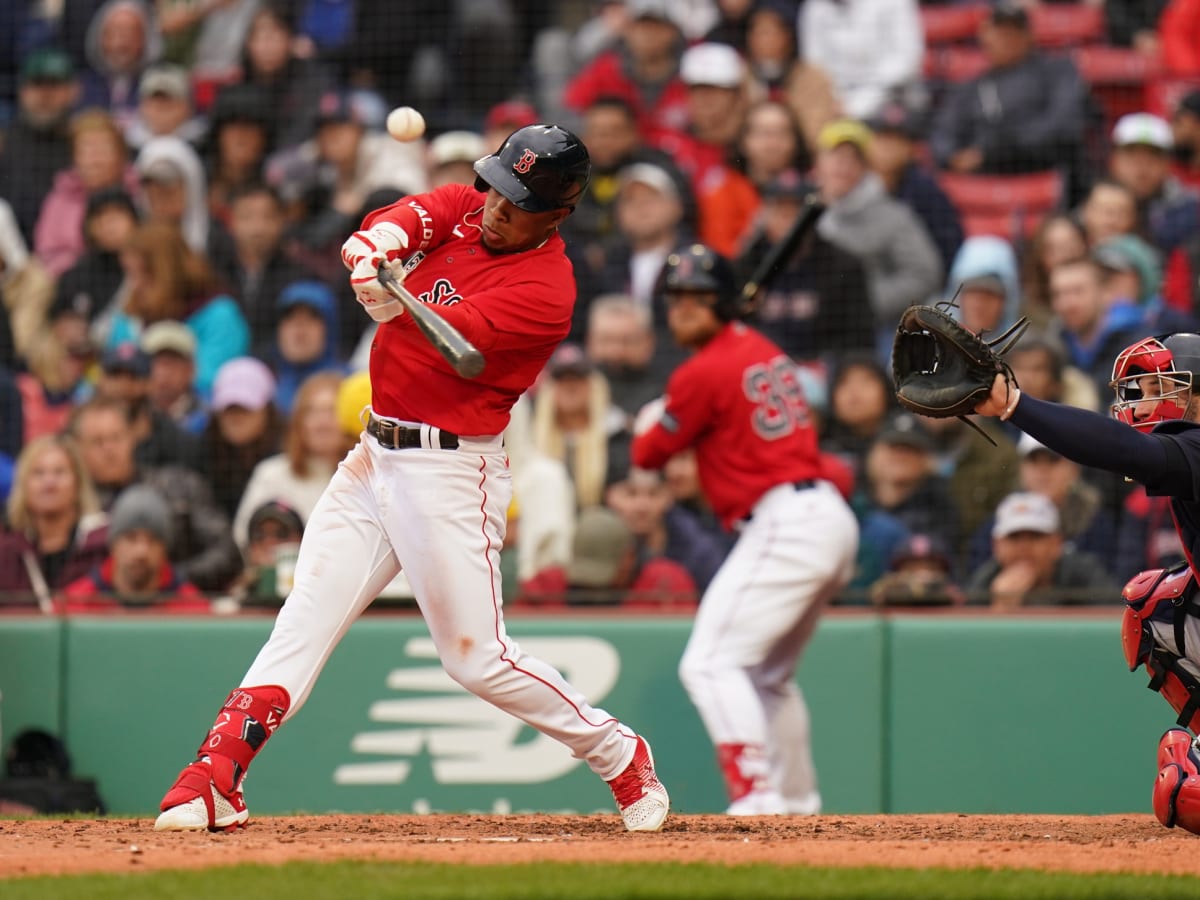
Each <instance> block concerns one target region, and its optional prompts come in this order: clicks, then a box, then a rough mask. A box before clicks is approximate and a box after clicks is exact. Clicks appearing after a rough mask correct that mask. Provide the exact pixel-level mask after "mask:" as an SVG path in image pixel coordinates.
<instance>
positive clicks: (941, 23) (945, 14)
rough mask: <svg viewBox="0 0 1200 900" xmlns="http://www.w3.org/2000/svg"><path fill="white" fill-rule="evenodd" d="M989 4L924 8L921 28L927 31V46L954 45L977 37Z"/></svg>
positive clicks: (922, 9)
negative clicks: (976, 34)
mask: <svg viewBox="0 0 1200 900" xmlns="http://www.w3.org/2000/svg"><path fill="white" fill-rule="evenodd" d="M987 12H988V7H987V4H984V3H980V4H970V5H964V6H922V7H921V26H922V28H923V29H924V30H925V46H926V47H937V46H940V45H943V44H954V43H957V42H959V41H966V40H970V39H971V38H973V37H975V33H976V31H978V29H979V23H980V22H982V21H983V19H984V17H985V16H986V15H987Z"/></svg>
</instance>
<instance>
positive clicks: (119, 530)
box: [108, 484, 171, 545]
mask: <svg viewBox="0 0 1200 900" xmlns="http://www.w3.org/2000/svg"><path fill="white" fill-rule="evenodd" d="M131 531H148V532H150V534H152V535H154V536H155V537H156V538H158V539H159V540H160V541H162V542H163V543H164V544H168V545H169V544H170V543H171V508H170V507H169V506H168V505H167V501H166V500H165V499H164V498H163V495H162V494H160V493H159V492H158V491H157V490H155V489H154V488H152V487H150V486H149V485H146V484H135V485H132V486H131V487H127V488H125V490H123V491H121V493H120V495H119V496H118V497H117V501H116V503H114V504H113V508H112V513H111V514H110V515H109V518H108V543H109V544H110V545H111V544H113V543H114V542H116V540H117V538H119V537H122V536H123V535H126V534H129V533H130V532H131Z"/></svg>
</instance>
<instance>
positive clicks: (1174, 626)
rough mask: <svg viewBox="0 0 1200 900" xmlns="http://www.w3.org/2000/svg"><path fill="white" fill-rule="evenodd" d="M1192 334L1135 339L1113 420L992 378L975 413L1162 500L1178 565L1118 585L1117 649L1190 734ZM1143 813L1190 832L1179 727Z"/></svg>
mask: <svg viewBox="0 0 1200 900" xmlns="http://www.w3.org/2000/svg"><path fill="white" fill-rule="evenodd" d="M1197 384H1200V335H1197V334H1189V333H1180V334H1172V335H1166V336H1162V337H1155V338H1147V339H1145V340H1141V341H1138V342H1136V343H1134V344H1132V345H1130V346H1129V347H1127V348H1126V349H1125V350H1123V351H1122V352H1121V353H1120V354H1119V355H1118V356H1117V359H1116V362H1115V364H1114V366H1113V379H1112V386H1113V388H1114V390H1115V391H1116V402H1115V403H1114V404H1113V407H1112V412H1113V417H1114V418H1108V417H1106V416H1103V415H1100V414H1099V413H1094V412H1089V411H1086V410H1081V409H1075V408H1072V407H1068V406H1062V405H1059V404H1056V403H1048V402H1045V401H1042V400H1038V399H1036V398H1034V397H1029V396H1026V395H1024V394H1022V393H1021V392H1020V390H1019V389H1018V388H1017V387H1016V386H1015V385H1013V386H1011V387H1010V386H1008V385H1007V383H1006V380H1005V378H1004V376H1003V375H998V376H996V380H995V382H994V383H993V385H992V391H991V395H990V396H989V397H988V399H987V400H986V401H984V402H983V403H982V404H981V405H979V406H978V407H976V411H977V412H979V413H981V414H983V415H991V416H999V417H1000V418H1001V419H1008V420H1011V421H1012V422H1013V424H1015V425H1017V426H1018V427H1019V428H1020V429H1021V430H1022V431H1024V432H1026V433H1028V434H1031V435H1033V437H1035V438H1037V439H1038V440H1039V441H1041V442H1042V443H1043V444H1045V445H1046V446H1047V447H1049V448H1051V449H1052V450H1054V451H1056V452H1057V453H1061V454H1062V455H1063V456H1066V457H1068V458H1069V459H1073V460H1075V461H1076V462H1078V463H1081V464H1082V465H1085V466H1094V467H1096V468H1098V469H1107V470H1109V471H1111V472H1116V473H1118V474H1121V475H1125V476H1126V477H1128V478H1131V479H1133V480H1135V481H1139V482H1141V483H1142V484H1144V485H1145V486H1146V491H1147V493H1149V494H1151V495H1152V496H1159V497H1164V496H1165V497H1169V498H1170V505H1171V512H1172V514H1173V516H1174V519H1175V526H1176V529H1177V530H1178V532H1179V538H1180V540H1181V541H1182V543H1183V549H1184V553H1185V555H1186V557H1187V565H1186V566H1180V567H1178V568H1175V569H1153V570H1150V571H1147V572H1142V573H1141V574H1139V575H1137V576H1136V577H1134V578H1133V579H1132V580H1131V581H1130V582H1129V584H1127V585H1126V586H1125V591H1124V596H1125V602H1126V609H1125V616H1124V619H1123V622H1122V630H1121V643H1122V645H1123V646H1124V649H1125V658H1126V662H1128V663H1129V668H1130V670H1131V671H1132V670H1134V669H1136V668H1137V667H1138V666H1140V665H1142V664H1143V663H1144V664H1145V665H1146V668H1147V670H1148V671H1149V672H1150V676H1151V681H1150V686H1151V687H1152V688H1154V689H1155V690H1157V691H1159V692H1160V693H1161V694H1162V695H1163V696H1164V697H1165V698H1166V700H1167V702H1168V703H1170V704H1171V706H1172V707H1173V708H1174V709H1175V711H1176V712H1178V713H1179V719H1178V723H1179V725H1186V726H1187V727H1188V728H1190V729H1191V730H1192V732H1197V730H1198V729H1200V618H1198V616H1200V607H1198V606H1197V603H1196V590H1197V585H1196V574H1195V572H1196V569H1195V566H1196V558H1197V555H1198V553H1200V427H1197V426H1198V423H1200V393H1197V391H1196V389H1195V386H1196V385H1197ZM1128 426H1133V427H1132V428H1130V427H1128ZM1158 767H1159V771H1158V775H1157V777H1156V779H1155V783H1154V792H1153V806H1154V814H1155V815H1156V816H1157V817H1158V820H1159V821H1160V822H1162V824H1164V825H1166V826H1167V827H1168V828H1172V827H1174V826H1176V825H1178V826H1179V827H1181V828H1184V829H1186V830H1187V831H1191V832H1193V833H1196V834H1200V754H1198V753H1197V748H1196V745H1195V743H1194V740H1193V737H1192V734H1191V733H1189V732H1188V731H1187V730H1186V729H1185V728H1171V729H1169V730H1168V731H1167V732H1166V733H1165V734H1164V735H1163V736H1162V739H1161V740H1160V741H1159V745H1158Z"/></svg>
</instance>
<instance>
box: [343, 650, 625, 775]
mask: <svg viewBox="0 0 1200 900" xmlns="http://www.w3.org/2000/svg"><path fill="white" fill-rule="evenodd" d="M520 643H521V647H522V650H524V651H525V652H527V653H529V654H530V655H533V656H536V657H538V658H539V659H541V660H542V661H544V662H546V663H547V664H549V665H551V666H554V667H555V668H556V669H558V670H559V671H560V672H562V673H563V675H564V676H565V677H566V679H567V680H568V681H569V682H571V684H573V685H574V686H575V687H576V688H578V689H579V691H580V692H581V693H583V695H584V696H586V697H587V698H588V700H589V701H591V702H593V703H600V702H601V701H602V700H603V699H604V697H605V696H607V695H608V692H609V691H611V690H612V688H613V685H615V684H616V682H617V676H618V674H619V672H620V667H621V664H620V657H619V656H618V655H617V651H616V648H615V647H613V646H612V645H611V644H609V643H608V642H607V641H603V640H599V639H597V638H586V637H544V638H528V639H525V640H522V641H521V642H520ZM405 652H406V654H407V655H408V656H409V657H411V658H415V659H428V660H433V661H434V662H435V665H434V666H415V667H410V668H402V669H393V670H392V671H391V672H390V673H389V674H388V677H387V686H388V688H390V689H391V690H394V691H403V692H406V693H408V694H413V693H416V694H419V695H420V696H413V697H411V698H407V699H398V700H379V701H377V702H375V703H373V704H371V707H370V709H369V711H368V716H369V718H370V719H371V721H372V722H380V723H385V724H387V725H392V726H399V727H392V728H388V729H383V730H375V731H364V732H360V733H359V734H356V735H355V736H354V738H353V739H352V740H351V742H350V747H351V750H353V752H354V753H356V754H362V755H365V756H374V757H377V759H375V760H372V761H364V762H353V763H346V764H344V765H340V766H338V767H337V769H335V770H334V773H333V780H334V783H335V784H344V785H365V784H402V783H404V782H405V781H406V780H407V779H408V777H409V774H410V773H411V771H412V762H411V760H412V758H413V757H416V756H426V755H427V756H429V757H432V761H431V766H432V770H433V777H434V780H435V781H437V782H438V783H440V784H534V783H540V782H547V781H553V780H554V779H556V778H561V777H562V776H564V775H566V774H567V773H569V772H570V771H571V770H572V769H574V768H575V767H576V766H578V765H580V763H581V760H578V759H575V758H573V757H572V756H571V754H570V752H569V751H568V750H567V749H566V748H565V747H563V745H562V744H560V743H558V741H556V740H554V739H553V738H549V737H546V736H545V735H543V734H540V733H537V732H535V733H534V734H533V737H532V739H530V737H529V733H530V732H529V728H528V726H526V725H525V724H524V723H523V722H521V721H519V720H518V719H516V718H514V717H512V716H510V715H509V714H508V713H505V712H502V711H500V710H499V709H496V708H495V707H494V706H492V705H491V704H490V703H485V702H484V701H483V700H480V699H479V698H478V697H476V696H474V695H473V694H470V693H468V692H467V691H466V690H465V689H463V688H462V687H461V686H460V685H458V684H456V683H455V682H454V681H452V680H451V679H450V678H449V676H447V675H446V673H445V672H444V671H443V670H442V668H441V665H440V663H437V651H436V650H435V649H434V646H433V641H432V640H430V639H429V638H414V639H413V640H411V641H409V642H408V644H407V645H406V647H405ZM422 765H424V763H422Z"/></svg>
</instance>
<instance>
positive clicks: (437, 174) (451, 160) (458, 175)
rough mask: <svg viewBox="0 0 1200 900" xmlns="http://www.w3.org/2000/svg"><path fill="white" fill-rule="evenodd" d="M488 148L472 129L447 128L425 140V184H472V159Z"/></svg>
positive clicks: (473, 175)
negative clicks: (426, 171) (426, 151)
mask: <svg viewBox="0 0 1200 900" xmlns="http://www.w3.org/2000/svg"><path fill="white" fill-rule="evenodd" d="M490 152H491V150H489V149H488V147H487V145H486V144H485V143H484V142H483V136H482V135H479V134H476V133H475V132H474V131H447V132H445V133H444V134H439V135H438V136H437V137H435V138H434V139H433V140H432V141H430V142H429V152H428V154H427V157H428V169H429V187H430V188H435V187H441V186H442V185H443V184H474V183H475V168H474V163H475V160H477V159H479V158H480V157H483V156H487V155H488V153H490Z"/></svg>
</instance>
